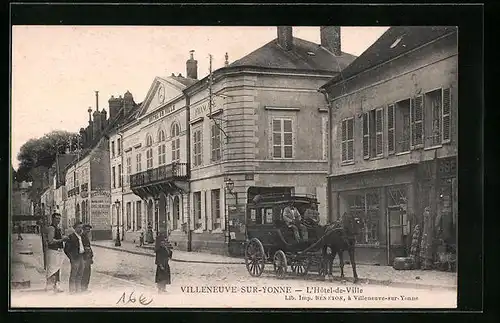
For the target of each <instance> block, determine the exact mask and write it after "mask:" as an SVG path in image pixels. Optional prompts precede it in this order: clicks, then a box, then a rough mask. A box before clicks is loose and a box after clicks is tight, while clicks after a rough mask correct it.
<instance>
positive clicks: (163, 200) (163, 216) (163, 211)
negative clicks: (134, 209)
mask: <svg viewBox="0 0 500 323" xmlns="http://www.w3.org/2000/svg"><path fill="white" fill-rule="evenodd" d="M158 220H159V221H158V222H159V223H158V231H159V232H167V197H166V196H165V194H164V193H161V194H160V199H159V201H158Z"/></svg>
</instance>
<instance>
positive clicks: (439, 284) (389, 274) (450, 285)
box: [93, 241, 457, 290]
mask: <svg viewBox="0 0 500 323" xmlns="http://www.w3.org/2000/svg"><path fill="white" fill-rule="evenodd" d="M121 244H122V245H121V246H120V247H115V243H114V241H94V242H93V246H96V247H101V248H107V249H113V250H118V251H122V252H128V253H133V254H138V255H145V256H150V257H154V256H155V254H154V250H153V246H144V247H139V246H137V245H135V244H133V243H131V242H126V241H122V243H121ZM172 261H175V262H185V263H199V264H219V265H241V266H244V265H245V260H244V259H241V258H232V257H227V256H222V255H215V254H209V253H201V252H186V251H180V250H174V255H173V258H172ZM266 267H268V265H266ZM356 269H357V272H358V276H359V277H360V281H361V283H362V284H370V285H385V286H391V287H405V288H428V289H433V288H443V289H451V290H456V289H457V274H456V273H450V272H442V271H430V270H395V269H394V268H392V267H390V266H374V265H357V266H356ZM334 271H336V273H335V275H336V276H338V275H339V274H340V269H339V267H338V260H337V263H336V264H335V267H334ZM344 273H345V276H346V278H347V279H348V280H352V267H351V266H350V265H345V266H344ZM309 276H314V274H312V275H309ZM304 279H306V278H304Z"/></svg>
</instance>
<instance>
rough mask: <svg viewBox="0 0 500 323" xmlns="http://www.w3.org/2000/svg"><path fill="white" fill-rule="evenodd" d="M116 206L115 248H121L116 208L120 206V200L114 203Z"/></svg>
mask: <svg viewBox="0 0 500 323" xmlns="http://www.w3.org/2000/svg"><path fill="white" fill-rule="evenodd" d="M115 205H116V240H115V247H121V245H122V243H121V241H120V209H119V208H118V207H119V205H120V200H118V199H117V200H116V201H115Z"/></svg>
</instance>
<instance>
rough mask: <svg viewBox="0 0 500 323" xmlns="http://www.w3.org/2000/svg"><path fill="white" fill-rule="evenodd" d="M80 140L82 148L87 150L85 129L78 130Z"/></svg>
mask: <svg viewBox="0 0 500 323" xmlns="http://www.w3.org/2000/svg"><path fill="white" fill-rule="evenodd" d="M80 138H82V145H83V147H85V148H87V134H86V133H85V128H80Z"/></svg>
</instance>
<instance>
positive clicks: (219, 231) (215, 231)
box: [211, 228, 224, 233]
mask: <svg viewBox="0 0 500 323" xmlns="http://www.w3.org/2000/svg"><path fill="white" fill-rule="evenodd" d="M223 232H224V231H223V230H222V229H220V228H219V229H215V230H212V232H211V233H223Z"/></svg>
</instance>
